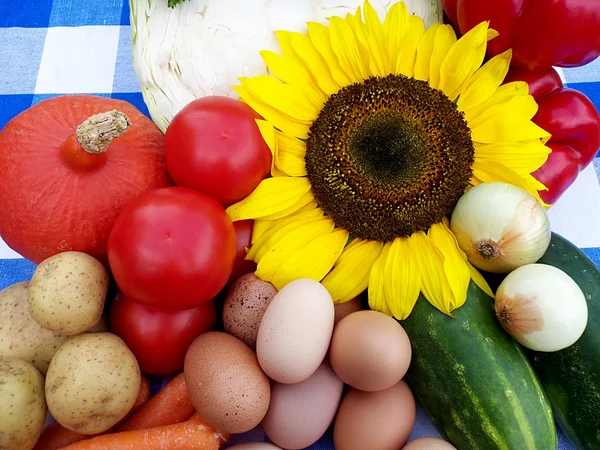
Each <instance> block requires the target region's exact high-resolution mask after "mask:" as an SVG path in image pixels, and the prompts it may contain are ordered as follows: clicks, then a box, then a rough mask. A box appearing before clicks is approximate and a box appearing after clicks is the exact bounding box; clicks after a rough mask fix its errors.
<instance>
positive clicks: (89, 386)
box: [46, 333, 141, 434]
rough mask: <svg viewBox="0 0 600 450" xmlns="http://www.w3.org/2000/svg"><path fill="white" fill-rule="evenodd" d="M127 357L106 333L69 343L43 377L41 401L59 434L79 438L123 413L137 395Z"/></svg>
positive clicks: (131, 359) (135, 374)
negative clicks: (75, 434)
mask: <svg viewBox="0 0 600 450" xmlns="http://www.w3.org/2000/svg"><path fill="white" fill-rule="evenodd" d="M140 382H141V378H140V369H139V366H138V363H137V361H136V359H135V356H133V353H131V351H130V350H129V348H128V347H127V346H126V345H125V343H124V342H123V341H122V340H121V339H120V338H119V337H118V336H116V335H114V334H112V333H84V334H81V335H79V336H75V337H71V338H69V340H68V341H67V342H66V343H65V344H63V346H62V347H61V348H60V349H59V350H58V352H56V355H54V358H53V359H52V362H51V363H50V367H49V368H48V374H47V375H46V401H47V402H48V409H49V410H50V413H51V414H52V416H53V417H54V418H55V419H56V421H57V422H59V423H60V424H61V425H62V426H64V427H65V428H68V429H70V430H73V431H76V432H78V433H82V434H96V433H101V432H103V431H106V430H108V429H109V428H110V427H112V426H113V425H115V424H116V423H117V422H119V421H120V420H121V419H122V418H123V417H125V415H126V414H127V413H128V412H129V410H130V409H131V407H132V406H133V403H134V402H135V399H136V397H137V395H138V392H139V389H140Z"/></svg>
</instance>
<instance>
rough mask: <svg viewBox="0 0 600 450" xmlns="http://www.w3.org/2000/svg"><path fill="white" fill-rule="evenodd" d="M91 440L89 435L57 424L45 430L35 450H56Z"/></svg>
mask: <svg viewBox="0 0 600 450" xmlns="http://www.w3.org/2000/svg"><path fill="white" fill-rule="evenodd" d="M89 438H90V436H88V435H87V434H81V433H77V432H76V431H71V430H69V429H68V428H65V427H63V426H62V425H61V424H60V423H58V422H55V423H52V424H50V425H48V426H47V427H46V428H45V429H44V431H43V432H42V435H41V436H40V438H39V439H38V441H37V442H36V444H35V447H33V450H56V449H58V448H61V447H65V446H67V445H70V444H74V443H76V442H79V441H83V440H85V439H89Z"/></svg>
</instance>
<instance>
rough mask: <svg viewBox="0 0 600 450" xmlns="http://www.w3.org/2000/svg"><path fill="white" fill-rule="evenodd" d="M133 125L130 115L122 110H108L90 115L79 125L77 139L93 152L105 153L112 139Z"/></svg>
mask: <svg viewBox="0 0 600 450" xmlns="http://www.w3.org/2000/svg"><path fill="white" fill-rule="evenodd" d="M130 126H131V121H130V120H129V117H127V116H126V115H125V114H123V113H122V112H120V111H116V110H113V111H106V112H103V113H100V114H95V115H93V116H90V117H88V118H87V119H86V120H85V122H83V123H82V124H81V125H79V126H78V127H77V131H76V132H75V134H76V136H77V141H78V142H79V145H81V147H83V149H84V150H85V151H86V152H88V153H91V154H99V153H104V152H105V151H106V150H107V149H108V146H109V145H110V143H111V141H112V140H113V139H115V138H118V137H119V136H121V135H123V134H124V133H125V132H126V131H127V129H128V128H129V127H130Z"/></svg>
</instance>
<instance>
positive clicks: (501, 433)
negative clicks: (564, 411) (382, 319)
mask: <svg viewBox="0 0 600 450" xmlns="http://www.w3.org/2000/svg"><path fill="white" fill-rule="evenodd" d="M453 314H454V315H455V317H456V318H454V319H453V318H450V317H448V316H446V315H445V314H442V313H441V312H439V311H438V310H437V309H435V308H434V307H433V306H431V305H430V304H429V303H428V302H427V300H426V299H425V298H424V297H423V296H420V297H419V300H418V301H417V304H416V305H415V308H414V310H413V311H412V313H411V314H410V316H409V317H408V318H407V319H406V320H403V321H402V322H400V323H401V325H402V326H403V327H404V329H405V330H406V332H407V334H408V336H409V338H410V342H411V346H412V351H413V356H412V361H411V365H410V368H409V370H408V373H407V380H408V382H409V384H410V386H411V388H412V389H413V392H414V393H415V394H416V396H417V398H418V399H419V401H420V403H421V404H422V405H423V408H424V409H425V411H426V412H427V414H428V415H429V417H430V418H431V420H432V421H433V423H434V425H435V426H436V428H437V429H438V431H439V432H440V433H441V434H442V435H443V436H444V437H445V438H446V439H447V440H448V441H450V442H451V443H452V444H453V445H454V446H455V447H456V448H457V449H458V450H496V449H498V450H555V449H556V445H557V437H556V428H555V425H554V420H553V419H552V411H551V409H550V404H549V402H548V399H547V398H546V395H545V393H544V391H543V389H542V387H541V385H540V383H539V380H538V379H537V377H536V376H535V373H534V372H533V369H532V368H531V366H530V364H529V362H528V361H527V358H526V357H525V355H524V354H523V352H522V350H521V349H520V347H519V345H518V344H517V343H516V342H514V341H513V340H512V339H511V338H510V337H509V336H508V334H506V333H505V332H504V330H503V329H502V327H501V326H500V324H499V323H498V321H497V320H496V316H495V313H494V307H493V300H492V299H491V298H490V297H489V296H488V295H486V294H485V293H484V292H483V291H482V290H481V289H479V287H477V286H476V285H475V284H474V283H473V282H471V284H470V286H469V291H468V295H467V301H466V303H465V304H464V305H463V306H462V307H461V308H459V309H457V310H456V311H454V312H453Z"/></svg>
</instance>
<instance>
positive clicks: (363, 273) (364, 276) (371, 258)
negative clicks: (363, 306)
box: [323, 239, 383, 303]
mask: <svg viewBox="0 0 600 450" xmlns="http://www.w3.org/2000/svg"><path fill="white" fill-rule="evenodd" d="M382 248H383V243H382V242H377V241H363V240H361V239H355V240H353V241H352V242H351V243H350V244H349V245H348V246H347V247H346V248H345V249H344V251H343V253H342V254H341V256H340V258H339V259H338V260H337V262H336V263H335V265H334V267H333V270H332V271H331V272H329V273H328V274H327V276H326V277H325V279H324V280H323V286H325V287H326V288H327V290H328V291H329V293H330V294H331V296H332V297H333V300H334V301H336V302H340V303H341V302H346V301H348V300H351V299H352V298H354V297H356V296H357V295H358V294H360V293H361V292H362V291H364V290H365V289H366V288H367V286H368V285H369V277H370V274H371V268H372V267H373V264H375V261H376V260H377V258H378V257H379V255H380V254H381V249H382Z"/></svg>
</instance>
